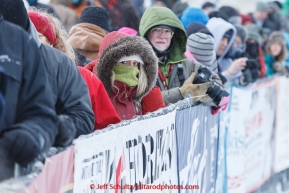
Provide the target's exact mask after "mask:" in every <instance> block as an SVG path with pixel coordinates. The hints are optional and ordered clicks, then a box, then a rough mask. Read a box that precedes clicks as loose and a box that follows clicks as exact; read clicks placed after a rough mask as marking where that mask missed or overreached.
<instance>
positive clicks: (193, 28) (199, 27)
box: [186, 22, 213, 37]
mask: <svg viewBox="0 0 289 193" xmlns="http://www.w3.org/2000/svg"><path fill="white" fill-rule="evenodd" d="M186 32H187V36H188V37H189V36H190V35H192V34H194V33H197V32H202V33H205V34H208V35H210V36H212V37H213V35H212V34H211V32H210V31H209V30H208V28H207V27H206V26H205V25H204V24H202V23H200V22H193V23H190V24H189V25H188V27H187V28H186Z"/></svg>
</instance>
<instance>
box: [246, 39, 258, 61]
mask: <svg viewBox="0 0 289 193" xmlns="http://www.w3.org/2000/svg"><path fill="white" fill-rule="evenodd" d="M246 45H247V46H246V53H247V54H249V55H250V56H251V57H252V58H257V57H258V55H259V44H258V43H248V42H247V43H246Z"/></svg>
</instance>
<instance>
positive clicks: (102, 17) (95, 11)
mask: <svg viewBox="0 0 289 193" xmlns="http://www.w3.org/2000/svg"><path fill="white" fill-rule="evenodd" d="M108 20H109V17H108V12H107V10H106V9H104V8H102V7H96V6H87V7H86V8H85V9H84V10H83V11H82V13H81V15H80V18H79V20H78V23H91V24H94V25H97V26H98V27H101V28H102V29H104V30H105V31H107V32H108V31H109V27H108Z"/></svg>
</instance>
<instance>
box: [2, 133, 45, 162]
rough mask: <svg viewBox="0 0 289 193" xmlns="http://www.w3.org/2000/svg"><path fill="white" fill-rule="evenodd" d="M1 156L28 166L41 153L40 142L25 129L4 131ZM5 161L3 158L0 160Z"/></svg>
mask: <svg viewBox="0 0 289 193" xmlns="http://www.w3.org/2000/svg"><path fill="white" fill-rule="evenodd" d="M0 151H2V153H1V155H2V156H6V158H7V159H11V160H13V161H14V162H16V163H18V164H19V165H20V166H26V165H27V164H28V163H29V162H31V161H32V160H33V159H34V158H36V157H37V155H38V154H40V152H41V148H40V142H39V141H38V140H37V139H36V138H35V137H34V136H33V135H32V134H31V133H30V132H29V131H27V130H25V129H23V128H22V129H11V130H8V131H4V132H3V133H2V135H1V137H0ZM0 159H3V158H0Z"/></svg>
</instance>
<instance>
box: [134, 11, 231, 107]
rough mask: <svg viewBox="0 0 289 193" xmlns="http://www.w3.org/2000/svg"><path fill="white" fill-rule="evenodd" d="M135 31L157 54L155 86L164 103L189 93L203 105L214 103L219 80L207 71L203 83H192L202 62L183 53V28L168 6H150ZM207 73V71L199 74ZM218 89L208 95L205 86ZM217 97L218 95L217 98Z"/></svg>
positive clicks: (221, 93) (174, 100) (222, 93)
mask: <svg viewBox="0 0 289 193" xmlns="http://www.w3.org/2000/svg"><path fill="white" fill-rule="evenodd" d="M139 33H140V35H141V36H142V37H145V38H146V39H147V40H148V42H149V43H150V44H151V45H152V47H153V49H154V51H155V53H156V55H157V56H158V59H159V61H158V78H157V86H158V87H160V89H161V90H162V96H163V99H164V101H165V104H166V105H168V104H170V103H176V102H178V101H179V100H182V99H183V98H184V97H185V96H186V94H189V95H191V97H192V100H193V101H199V102H201V103H202V104H203V105H207V106H218V105H219V104H220V102H221V101H216V100H215V97H216V95H218V97H216V98H218V99H219V98H222V96H223V95H226V94H224V92H225V91H224V92H223V89H224V87H223V85H222V81H221V79H220V78H219V77H218V76H217V75H216V74H215V73H211V71H209V72H210V74H209V75H210V78H209V79H204V80H205V81H206V82H200V83H194V80H195V77H197V75H198V73H199V72H200V71H199V72H198V70H199V69H200V68H201V67H202V65H201V64H200V63H198V62H196V61H193V60H190V59H187V58H186V57H185V55H184V50H185V49H186V41H187V36H186V31H185V29H184V26H183V25H182V23H181V21H180V20H179V19H178V17H177V16H176V15H175V14H174V13H173V12H172V11H171V10H170V9H168V8H164V7H151V8H148V9H146V11H145V12H144V14H143V16H142V18H141V21H140V27H139ZM202 75H203V76H207V74H202ZM214 85H215V87H214V88H217V87H218V88H219V89H218V90H217V91H215V90H214V92H213V93H211V94H209V93H208V92H207V91H208V89H209V88H212V87H213V86H214ZM219 96H220V97H219Z"/></svg>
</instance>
